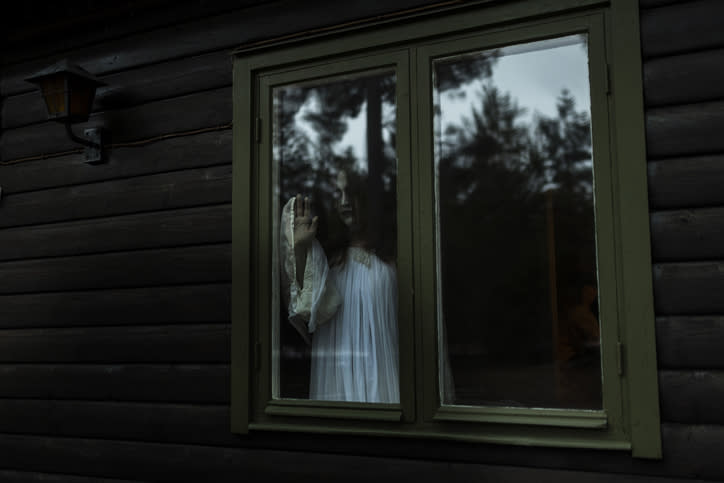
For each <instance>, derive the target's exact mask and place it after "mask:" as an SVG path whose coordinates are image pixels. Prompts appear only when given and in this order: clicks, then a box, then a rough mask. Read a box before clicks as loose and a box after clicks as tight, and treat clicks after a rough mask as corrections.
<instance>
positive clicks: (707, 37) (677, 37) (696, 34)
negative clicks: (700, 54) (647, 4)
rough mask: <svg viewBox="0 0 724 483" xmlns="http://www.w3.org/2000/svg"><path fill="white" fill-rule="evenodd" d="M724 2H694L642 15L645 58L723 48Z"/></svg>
mask: <svg viewBox="0 0 724 483" xmlns="http://www.w3.org/2000/svg"><path fill="white" fill-rule="evenodd" d="M722 15H724V3H722V2H720V1H719V0H694V1H688V2H681V3H674V4H672V5H667V6H665V7H662V8H652V9H646V10H643V11H642V12H641V48H642V50H643V55H644V57H654V56H664V55H672V54H679V53H683V52H696V51H698V50H704V49H711V48H717V47H724V32H722V29H721V23H720V19H721V18H722Z"/></svg>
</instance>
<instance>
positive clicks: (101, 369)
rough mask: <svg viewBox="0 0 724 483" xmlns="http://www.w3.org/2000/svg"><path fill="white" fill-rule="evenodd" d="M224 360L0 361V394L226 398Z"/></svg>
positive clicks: (56, 397) (195, 399) (223, 400)
mask: <svg viewBox="0 0 724 483" xmlns="http://www.w3.org/2000/svg"><path fill="white" fill-rule="evenodd" d="M229 377H230V376H229V365H228V364H224V363H221V364H203V365H201V364H143V363H132V364H128V363H124V364H79V363H70V364H52V363H49V364H41V363H32V364H27V363H19V364H1V365H0V398H21V399H54V400H64V399H76V400H87V401H104V400H105V401H136V402H139V401H140V402H152V401H156V402H172V403H204V404H227V405H228V403H229Z"/></svg>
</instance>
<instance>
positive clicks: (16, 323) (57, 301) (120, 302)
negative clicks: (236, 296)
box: [0, 282, 231, 328]
mask: <svg viewBox="0 0 724 483" xmlns="http://www.w3.org/2000/svg"><path fill="white" fill-rule="evenodd" d="M230 307H231V287H230V285H229V283H228V282H224V283H217V284H206V285H198V284H192V285H176V286H167V287H143V288H126V289H108V290H88V291H70V292H60V293H31V294H22V295H0V328H28V327H80V326H95V325H139V324H154V323H156V324H173V323H189V322H228V321H229V319H230V317H231V308H230Z"/></svg>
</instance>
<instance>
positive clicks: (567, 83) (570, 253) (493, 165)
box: [232, 0, 660, 457]
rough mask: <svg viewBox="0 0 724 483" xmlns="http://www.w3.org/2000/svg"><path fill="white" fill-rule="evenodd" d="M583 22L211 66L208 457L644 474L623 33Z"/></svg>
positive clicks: (372, 39)
mask: <svg viewBox="0 0 724 483" xmlns="http://www.w3.org/2000/svg"><path fill="white" fill-rule="evenodd" d="M573 3H575V6H576V8H575V9H572V8H571V7H570V6H569V4H573ZM581 3H583V4H589V5H590V6H588V7H585V8H583V7H582V6H581ZM603 3H604V5H603V6H601V4H602V2H594V1H590V2H568V1H564V0H561V1H559V2H546V5H541V4H540V2H533V1H530V2H495V3H490V4H487V3H483V4H482V5H478V6H476V7H467V8H465V9H464V10H462V9H458V10H455V9H453V10H451V11H449V12H445V13H444V15H443V14H442V13H440V12H438V13H437V15H436V16H435V18H425V17H422V18H418V19H416V20H415V21H412V22H405V23H402V22H400V23H391V24H389V25H387V24H385V25H377V26H376V27H375V28H374V29H372V30H362V29H360V30H356V31H348V32H335V33H334V37H329V36H328V37H321V38H316V39H307V40H305V41H304V42H299V43H298V44H295V45H291V46H289V45H288V44H285V45H281V44H280V45H276V46H274V45H271V46H265V47H264V48H250V49H241V50H239V51H237V52H236V57H235V64H234V103H235V107H234V198H233V210H234V212H233V220H234V221H233V240H234V241H233V293H234V297H233V307H232V312H233V313H232V320H233V322H232V344H233V348H232V428H233V430H234V431H236V432H242V433H243V432H247V431H248V430H279V429H281V430H298V431H323V432H352V433H359V432H364V433H366V434H377V435H403V436H415V437H431V438H436V437H437V438H447V439H462V440H468V441H486V442H495V443H504V444H538V445H555V446H579V447H592V448H610V449H630V450H632V452H633V454H634V455H635V456H642V457H658V456H660V436H659V420H658V399H657V397H658V395H657V382H656V363H655V349H654V337H653V302H652V291H651V280H650V278H651V263H650V255H649V234H648V212H647V199H646V178H645V166H644V162H645V155H644V139H643V111H642V109H643V107H642V93H641V89H642V87H641V80H640V72H641V68H640V58H639V50H638V48H633V47H632V46H638V31H637V29H636V28H632V25H633V24H631V22H630V19H631V18H637V13H638V12H637V10H636V6H635V5H632V3H631V2H626V1H625V0H619V1H612V2H611V3H610V5H605V2H603ZM552 4H553V5H555V6H554V7H551V5H552ZM620 45H621V46H626V48H617V46H620Z"/></svg>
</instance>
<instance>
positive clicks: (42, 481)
mask: <svg viewBox="0 0 724 483" xmlns="http://www.w3.org/2000/svg"><path fill="white" fill-rule="evenodd" d="M0 481H2V482H3V483H141V482H140V481H138V480H119V479H117V478H97V477H86V476H74V475H63V474H53V473H37V472H32V471H13V470H0Z"/></svg>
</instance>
